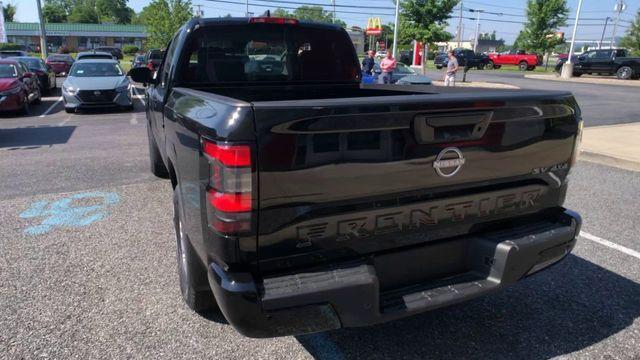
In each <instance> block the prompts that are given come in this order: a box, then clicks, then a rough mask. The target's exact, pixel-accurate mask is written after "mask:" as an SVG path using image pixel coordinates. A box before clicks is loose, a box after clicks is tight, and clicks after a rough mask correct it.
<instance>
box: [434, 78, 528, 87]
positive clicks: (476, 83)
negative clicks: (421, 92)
mask: <svg viewBox="0 0 640 360" xmlns="http://www.w3.org/2000/svg"><path fill="white" fill-rule="evenodd" d="M433 85H434V86H442V87H444V81H440V80H436V81H433ZM455 87H464V88H484V89H520V87H518V86H515V85H509V84H502V83H493V82H488V81H467V82H462V81H456V86H455Z"/></svg>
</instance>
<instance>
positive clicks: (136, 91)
mask: <svg viewBox="0 0 640 360" xmlns="http://www.w3.org/2000/svg"><path fill="white" fill-rule="evenodd" d="M133 93H134V94H135V95H136V98H137V99H138V100H140V102H141V103H142V106H147V103H146V102H145V101H144V94H143V95H140V94H138V89H136V87H135V86H134V87H133Z"/></svg>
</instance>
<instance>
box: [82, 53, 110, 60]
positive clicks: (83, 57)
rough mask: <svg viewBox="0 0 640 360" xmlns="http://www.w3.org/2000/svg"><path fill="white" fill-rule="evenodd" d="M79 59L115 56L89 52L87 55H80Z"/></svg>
mask: <svg viewBox="0 0 640 360" xmlns="http://www.w3.org/2000/svg"><path fill="white" fill-rule="evenodd" d="M78 59H109V60H111V59H113V56H111V55H108V54H87V55H81V56H79V57H78Z"/></svg>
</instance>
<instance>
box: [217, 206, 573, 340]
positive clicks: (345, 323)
mask: <svg viewBox="0 0 640 360" xmlns="http://www.w3.org/2000/svg"><path fill="white" fill-rule="evenodd" d="M580 225H581V219H580V216H579V215H578V214H576V213H573V212H571V211H568V210H565V211H564V212H562V213H560V214H559V215H558V217H557V219H553V220H552V221H547V220H545V221H542V222H540V223H533V224H527V225H525V226H520V227H515V228H507V229H501V230H495V231H490V232H486V233H482V234H474V235H473V236H471V235H470V236H468V237H463V238H456V239H450V240H446V241H444V242H438V243H436V244H426V245H425V246H424V247H423V248H420V249H409V250H405V251H407V252H413V253H416V252H419V253H423V254H433V253H435V252H439V251H444V253H446V252H447V251H451V250H450V249H445V250H443V248H446V247H447V246H448V245H447V244H449V243H451V244H453V245H452V246H453V247H456V248H463V249H464V250H463V253H464V259H463V261H462V262H463V263H464V264H465V270H464V271H461V272H458V273H455V274H451V273H450V274H447V275H442V274H440V275H439V276H431V275H428V276H426V278H425V279H424V280H422V281H419V282H417V283H411V284H409V285H406V284H405V285H404V286H402V287H400V288H394V289H383V288H384V286H383V285H381V283H382V281H381V279H384V278H388V277H389V276H388V274H383V273H382V271H380V269H381V268H385V269H389V267H388V266H386V267H385V266H384V265H381V264H384V263H386V265H388V264H389V259H388V258H386V259H382V260H377V259H374V258H373V257H372V258H370V259H363V260H362V261H359V262H352V263H348V264H339V265H334V266H332V267H330V268H329V267H327V268H323V269H314V270H312V271H307V272H302V273H297V274H289V275H285V276H279V277H271V278H265V279H263V280H261V281H259V282H256V281H254V279H253V278H252V276H251V275H250V274H248V273H230V272H226V271H224V270H223V269H222V268H220V267H219V266H217V265H216V264H214V263H212V264H210V266H209V283H210V285H211V287H212V290H213V292H214V294H215V297H216V300H217V302H218V304H219V306H220V309H221V310H222V312H223V314H224V315H225V317H226V318H227V320H228V321H229V323H230V324H231V325H233V326H234V327H235V328H236V329H237V330H238V331H239V332H240V333H242V334H244V335H246V336H250V337H273V336H284V335H292V334H302V333H310V332H317V331H324V330H331V329H337V328H340V327H357V326H368V325H373V324H377V323H382V322H386V321H390V320H394V319H399V318H403V317H406V316H411V315H415V314H418V313H421V312H424V311H428V310H432V309H436V308H439V307H443V306H448V305H452V304H455V303H459V302H462V301H466V300H469V299H472V298H474V297H477V296H480V295H483V294H486V293H489V292H492V291H495V290H498V289H500V288H502V287H504V286H506V285H510V284H512V283H515V282H516V281H518V280H520V279H521V278H523V277H526V276H528V275H531V274H533V273H535V272H538V271H540V270H542V269H544V268H546V267H548V266H550V265H552V264H554V263H556V262H558V261H560V260H561V259H563V258H564V257H565V256H566V255H567V254H569V252H570V251H571V250H572V249H573V247H574V245H575V242H576V236H577V234H578V233H579V231H580ZM396 255H397V254H394V255H391V256H396ZM384 256H386V255H381V256H380V257H383V258H384ZM398 259H402V255H401V256H400V257H398ZM429 261H430V259H425V264H426V263H428V262H429ZM394 265H397V267H403V266H405V265H407V264H403V263H402V262H397V263H395V264H394ZM377 272H379V273H377Z"/></svg>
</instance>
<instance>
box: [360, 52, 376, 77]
mask: <svg viewBox="0 0 640 360" xmlns="http://www.w3.org/2000/svg"><path fill="white" fill-rule="evenodd" d="M375 54H376V53H375V52H374V51H373V50H369V51H367V57H365V58H364V60H362V71H364V73H365V74H367V75H373V67H374V65H375V64H376V60H375V58H374V56H375Z"/></svg>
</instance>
